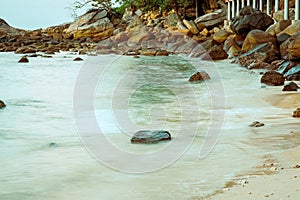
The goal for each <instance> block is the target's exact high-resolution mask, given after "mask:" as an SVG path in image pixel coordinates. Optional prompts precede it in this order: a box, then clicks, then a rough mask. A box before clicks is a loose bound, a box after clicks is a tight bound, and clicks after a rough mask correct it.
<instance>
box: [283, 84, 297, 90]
mask: <svg viewBox="0 0 300 200" xmlns="http://www.w3.org/2000/svg"><path fill="white" fill-rule="evenodd" d="M298 89H299V86H298V85H297V84H296V83H294V82H290V83H289V84H287V85H285V86H284V88H283V89H282V91H297V90H298Z"/></svg>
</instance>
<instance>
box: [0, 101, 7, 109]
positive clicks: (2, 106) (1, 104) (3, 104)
mask: <svg viewBox="0 0 300 200" xmlns="http://www.w3.org/2000/svg"><path fill="white" fill-rule="evenodd" d="M5 107H6V105H5V103H4V102H3V101H1V100H0V109H2V108H5Z"/></svg>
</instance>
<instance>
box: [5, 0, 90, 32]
mask: <svg viewBox="0 0 300 200" xmlns="http://www.w3.org/2000/svg"><path fill="white" fill-rule="evenodd" d="M73 1H74V0H0V2H1V6H0V18H2V19H4V20H5V21H6V22H7V23H8V24H9V25H11V26H13V27H15V28H21V29H25V30H34V29H39V28H46V27H49V26H54V25H59V24H63V23H65V22H72V21H73V17H72V12H71V11H70V10H68V9H67V7H69V6H70V5H71V4H72V2H73ZM85 10H86V9H85ZM85 10H84V11H85ZM79 14H83V11H81V13H80V12H79Z"/></svg>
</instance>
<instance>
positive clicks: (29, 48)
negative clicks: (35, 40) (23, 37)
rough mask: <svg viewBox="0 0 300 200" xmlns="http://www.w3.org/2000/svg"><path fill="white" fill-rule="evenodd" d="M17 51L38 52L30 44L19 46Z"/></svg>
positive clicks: (23, 52)
mask: <svg viewBox="0 0 300 200" xmlns="http://www.w3.org/2000/svg"><path fill="white" fill-rule="evenodd" d="M15 53H17V54H27V53H36V50H35V49H33V48H32V47H30V46H25V47H19V48H18V49H17V50H16V51H15Z"/></svg>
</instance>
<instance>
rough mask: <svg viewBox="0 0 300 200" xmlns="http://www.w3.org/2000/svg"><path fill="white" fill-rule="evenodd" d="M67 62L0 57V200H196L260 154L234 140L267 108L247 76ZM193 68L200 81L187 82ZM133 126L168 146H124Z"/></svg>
mask: <svg viewBox="0 0 300 200" xmlns="http://www.w3.org/2000/svg"><path fill="white" fill-rule="evenodd" d="M77 56H78V55H73V54H70V53H59V54H56V55H54V56H53V58H45V57H37V58H29V60H30V62H29V63H18V62H17V61H18V59H19V58H20V55H16V54H14V53H1V54H0V68H1V73H0V80H1V81H0V91H1V92H0V99H2V100H3V101H5V103H6V104H7V107H6V108H5V109H2V110H0V120H1V123H0V158H1V162H0V199H3V200H4V199H24V200H26V199H28V200H29V199H91V200H93V199H95V200H96V199H97V200H98V199H122V200H124V199H130V200H132V199H149V200H150V199H151V200H153V199H198V198H201V197H204V196H206V195H209V194H210V193H213V192H214V191H215V190H217V189H221V188H222V187H223V186H224V184H225V183H226V181H228V180H230V179H231V178H233V177H234V175H236V174H237V173H239V172H241V171H243V170H245V169H249V168H250V167H252V166H254V165H256V164H257V162H258V158H259V156H260V155H261V154H262V153H264V152H263V151H260V150H258V149H257V148H255V147H253V146H251V145H247V144H246V143H244V142H243V141H244V140H245V139H246V138H247V137H248V136H249V134H251V130H250V128H249V127H248V124H249V123H251V122H252V121H254V120H256V119H258V118H260V117H262V116H264V115H265V114H266V113H267V112H268V111H269V110H270V109H272V108H271V107H270V106H269V105H268V104H267V103H266V102H265V101H264V98H262V97H263V96H264V95H265V94H264V93H265V92H261V91H260V90H259V89H260V88H261V85H260V83H259V80H258V75H257V74H252V73H249V71H247V70H245V69H242V68H241V67H239V66H237V65H233V64H230V63H229V62H228V61H221V62H204V61H200V60H198V59H187V58H184V57H181V56H169V57H141V58H139V59H137V58H133V57H126V56H116V55H101V56H81V57H82V58H84V61H83V62H74V61H73V59H74V58H75V57H77ZM84 70H87V75H85V76H84V75H83V74H84V73H85V72H86V71H84ZM89 70H90V71H89ZM199 70H205V71H207V72H208V73H209V74H210V76H211V80H208V81H206V82H201V83H189V82H188V79H189V77H190V75H192V74H193V73H194V72H196V71H199ZM82 77H83V80H84V81H86V83H87V84H86V86H85V87H86V91H81V90H80V89H82V88H81V86H82V84H81V82H80V78H82ZM89 77H90V81H89V79H88V78H89ZM90 88H91V89H90ZM81 92H82V93H81ZM89 95H90V96H89ZM87 97H88V98H87ZM258 97H259V98H258ZM81 98H82V99H81ZM85 101H86V104H89V105H85ZM78 102H79V103H78ZM77 103H78V104H77ZM90 104H91V105H90ZM81 106H82V107H81ZM85 108H93V110H85ZM90 114H91V115H90ZM90 117H91V118H90ZM94 118H95V119H96V122H97V124H96V125H95V123H92V122H93V120H94ZM81 122H83V124H81ZM93 126H97V127H98V128H99V129H96V130H99V132H95V130H91V127H93ZM145 129H149V130H156V129H163V130H167V131H169V132H170V133H171V134H172V136H173V139H172V141H169V142H162V143H160V144H151V145H149V144H148V145H136V144H131V143H130V137H131V136H132V134H133V133H134V132H136V131H138V130H145ZM87 133H88V134H87ZM89 134H90V135H92V136H91V138H92V140H93V143H89V141H91V140H88V137H89V136H90V135H89ZM97 134H98V135H97ZM100 135H101V137H98V136H100ZM97 139H99V140H105V142H103V141H98V140H97ZM175 145H178V146H175ZM106 147H109V149H108V148H107V149H106ZM119 151H120V152H125V153H124V154H120V155H126V156H118V155H119V154H116V152H119ZM104 154H105V156H104ZM137 155H138V156H137Z"/></svg>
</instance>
